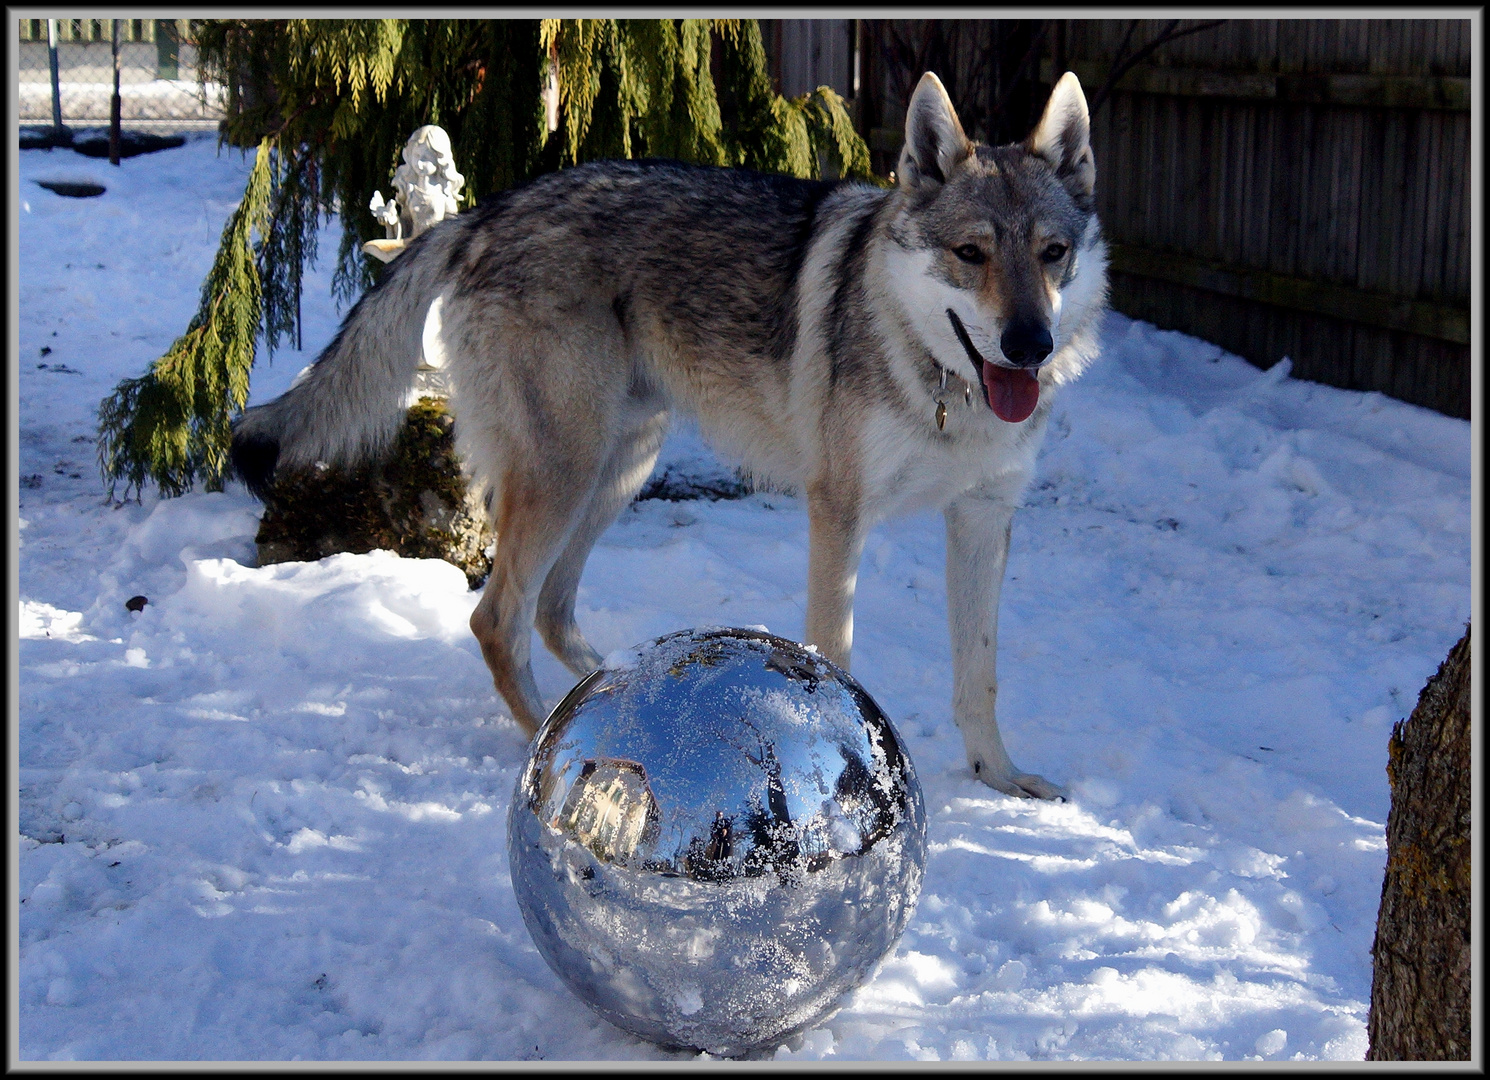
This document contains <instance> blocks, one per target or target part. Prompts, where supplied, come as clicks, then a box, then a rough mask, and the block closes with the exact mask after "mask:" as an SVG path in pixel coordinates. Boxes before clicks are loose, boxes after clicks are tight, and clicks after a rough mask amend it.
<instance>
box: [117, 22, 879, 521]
mask: <svg viewBox="0 0 1490 1080" xmlns="http://www.w3.org/2000/svg"><path fill="white" fill-rule="evenodd" d="M195 32H196V38H197V42H198V48H199V55H200V57H201V64H200V71H201V77H202V78H203V79H204V80H205V81H211V82H216V83H220V84H222V85H223V86H225V87H226V88H227V93H228V101H227V119H225V120H224V121H223V124H222V130H221V138H222V141H224V142H226V143H228V144H230V145H234V146H240V147H244V148H251V147H257V148H258V149H257V157H256V159H255V164H254V167H253V170H252V172H251V174H250V177H249V182H248V186H247V189H246V190H245V192H244V197H243V201H242V203H241V204H240V205H239V207H238V209H237V210H236V211H235V212H234V214H233V216H232V218H231V219H230V221H229V222H228V227H227V228H226V229H225V230H224V232H223V239H222V243H221V245H220V247H219V250H218V253H217V258H216V260H215V262H214V263H213V266H212V270H211V271H210V272H209V274H208V277H207V281H206V283H205V284H204V285H203V290H202V301H201V306H200V308H199V310H198V311H197V314H196V315H195V316H194V317H193V319H192V321H191V323H190V324H189V325H188V327H187V331H186V333H185V334H184V335H183V336H182V337H180V338H178V339H177V340H176V342H175V343H174V344H173V345H172V346H171V348H170V350H169V351H168V352H167V353H166V354H165V355H164V356H162V357H161V358H160V359H158V360H156V361H155V362H154V363H153V364H152V365H151V367H150V370H149V371H148V372H147V373H146V374H145V375H143V376H142V377H140V378H138V379H127V380H125V381H124V382H122V383H120V385H119V386H118V388H117V389H116V390H115V391H114V393H113V394H112V395H110V397H108V398H107V399H105V400H104V402H103V403H102V405H101V406H100V409H99V434H100V438H99V463H100V466H101V468H102V471H103V474H104V477H105V479H106V480H107V481H108V483H109V485H110V494H111V495H112V494H113V492H114V489H115V485H116V484H118V483H120V482H122V483H123V485H124V495H125V497H128V496H129V494H130V492H131V491H134V492H135V493H136V494H137V495H138V494H140V493H142V492H143V490H144V486H145V484H146V483H147V482H152V483H154V484H155V485H156V486H157V487H158V488H159V489H160V491H161V493H162V494H164V495H168V496H170V495H179V494H182V493H183V492H185V491H188V490H190V489H191V488H192V487H193V486H194V485H195V484H196V483H197V482H201V483H202V484H203V485H204V486H205V487H206V488H207V489H208V490H209V491H215V490H221V488H222V486H223V483H224V481H225V479H226V478H227V475H228V469H229V466H228V459H227V450H228V444H229V440H230V437H231V431H230V427H229V425H230V422H231V417H232V416H233V415H234V414H236V413H237V412H238V411H240V410H241V409H242V408H243V406H244V403H245V402H246V401H247V398H248V385H249V372H250V369H251V368H252V366H253V362H254V357H255V348H256V342H257V339H258V337H259V336H260V335H261V334H262V336H263V339H264V344H265V345H266V346H267V348H268V349H269V350H270V351H271V353H272V351H273V350H274V349H275V348H276V347H277V346H278V345H279V343H280V342H281V341H284V340H295V341H296V343H297V345H298V343H299V334H300V299H301V285H302V277H303V273H304V270H305V268H306V267H307V266H313V265H314V264H315V260H316V256H317V250H316V237H317V232H318V229H319V227H320V224H321V221H322V219H323V218H329V217H330V216H332V215H339V216H340V218H341V224H342V227H343V233H342V243H341V248H340V250H339V251H338V253H337V263H336V273H335V275H334V277H333V293H334V295H335V296H336V297H337V298H338V299H339V300H343V301H347V300H351V299H353V298H354V297H355V296H356V295H357V294H359V293H360V292H361V291H362V290H363V289H365V288H366V287H367V286H368V285H370V284H372V283H373V281H374V280H376V276H377V275H378V273H380V272H381V270H382V264H381V263H379V262H377V261H376V260H373V259H370V258H367V257H366V256H364V255H363V254H362V252H361V246H362V243H363V241H365V240H370V239H373V238H374V237H375V236H378V235H380V228H379V226H378V225H377V224H376V222H375V221H374V220H373V217H372V215H371V214H370V213H369V212H368V211H367V204H368V201H369V200H370V199H371V197H372V193H373V192H374V191H375V190H377V189H379V188H386V187H387V186H388V184H389V182H390V179H391V177H392V175H393V170H394V169H395V168H396V167H397V165H398V163H399V155H400V152H401V151H402V150H403V147H404V143H405V141H406V140H407V139H408V137H409V134H410V133H411V132H412V131H413V130H414V129H415V128H417V127H420V126H422V125H424V124H438V125H440V126H441V127H443V128H444V129H445V130H446V131H447V132H448V133H449V135H450V138H451V143H452V146H453V149H454V153H455V159H456V161H457V163H458V164H459V167H460V169H461V171H462V173H463V174H464V175H465V177H466V186H465V193H464V199H465V205H466V206H471V205H474V204H475V203H476V202H477V201H479V200H480V199H482V198H484V197H485V196H488V195H491V194H493V193H495V192H498V191H501V190H504V189H506V188H509V187H512V186H514V185H516V184H520V183H524V182H526V181H528V180H531V179H532V178H533V177H535V176H538V175H540V174H541V173H544V172H551V171H553V170H555V169H561V168H565V167H568V166H572V165H577V164H581V163H583V162H586V161H595V160H599V159H603V158H638V157H668V158H676V159H679V160H682V161H689V162H695V163H699V164H708V165H731V166H744V167H747V168H752V169H758V170H761V171H766V172H778V173H785V174H788V175H791V176H798V177H809V178H816V177H819V176H821V175H823V174H824V173H827V174H836V175H840V176H848V177H856V178H862V179H873V177H872V176H871V173H870V165H869V152H868V148H867V146H866V145H865V144H864V141H863V140H862V139H861V138H860V137H859V135H858V134H857V132H856V131H855V130H854V126H853V122H852V120H851V119H850V117H849V114H848V111H847V109H846V107H845V103H844V101H843V99H842V98H840V97H839V96H838V94H836V93H835V92H834V91H833V90H832V89H831V88H830V87H826V86H823V87H819V88H818V89H817V90H815V91H813V92H812V93H810V94H806V95H804V96H802V97H800V98H795V99H791V100H788V99H784V98H782V97H781V96H779V95H777V94H776V93H775V92H774V91H773V90H772V88H771V80H770V75H769V73H768V71H767V65H766V55H765V50H764V47H763V45H762V41H761V34H760V28H759V26H758V24H757V23H756V22H755V21H754V20H751V19H660V20H658V19H543V20H521V19H492V20H487V19H428V20H419V19H211V20H203V21H201V22H198V23H196V24H195ZM716 61H717V63H718V65H719V67H718V71H717V72H716V71H715V70H714V69H713V67H712V65H713V64H714V63H715V62H716ZM554 82H556V83H557V88H558V102H557V104H558V109H557V113H558V116H557V126H556V127H555V128H554V129H553V130H550V127H549V119H548V116H547V109H546V106H545V100H544V90H545V87H546V86H549V85H552V83H554ZM716 86H717V90H716Z"/></svg>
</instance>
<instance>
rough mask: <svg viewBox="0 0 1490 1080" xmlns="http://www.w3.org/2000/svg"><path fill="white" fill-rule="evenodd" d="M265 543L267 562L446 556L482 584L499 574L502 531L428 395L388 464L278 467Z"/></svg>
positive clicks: (450, 424) (443, 412)
mask: <svg viewBox="0 0 1490 1080" xmlns="http://www.w3.org/2000/svg"><path fill="white" fill-rule="evenodd" d="M256 539H257V543H258V548H259V565H261V566H267V565H269V564H270V563H278V562H292V561H310V560H315V559H322V558H325V557H326V556H327V555H334V554H336V553H337V552H342V551H347V552H353V553H361V552H365V551H375V550H378V549H384V550H387V551H392V552H396V553H397V554H399V555H403V556H405V557H408V558H414V559H444V560H445V561H446V562H449V563H453V564H454V565H455V566H458V567H459V568H460V569H461V570H462V571H463V572H464V573H465V575H466V580H467V581H468V582H470V584H471V588H473V589H474V588H477V587H479V586H480V585H481V584H482V583H483V582H484V581H485V580H486V577H487V575H488V574H489V573H490V572H491V551H492V550H493V545H494V543H495V541H496V534H495V533H494V532H492V531H491V527H490V526H489V525H488V523H487V517H486V513H485V511H484V510H483V508H482V506H481V504H480V501H479V500H478V499H477V498H476V497H475V496H474V495H473V493H472V492H471V491H470V490H469V489H468V486H467V484H466V478H465V475H464V474H463V473H462V471H461V467H460V461H459V459H458V458H457V456H456V453H455V440H454V420H453V418H452V417H451V415H450V413H449V412H448V410H447V409H446V407H445V403H444V402H443V401H442V400H440V399H438V398H433V397H425V398H421V399H420V400H419V401H418V402H417V403H416V404H415V405H414V406H413V407H412V408H410V409H409V413H408V417H407V419H406V420H405V422H404V426H403V429H402V430H401V431H400V432H399V435H398V440H397V442H396V443H395V444H394V448H393V452H392V453H391V454H390V455H389V456H388V457H387V459H386V460H384V461H382V462H381V463H379V464H377V465H363V466H360V467H358V468H356V469H336V468H330V467H328V466H325V465H319V464H318V465H317V466H315V467H314V468H312V469H308V470H304V471H296V472H288V471H285V470H281V471H280V472H279V473H277V474H276V476H275V479H274V487H273V488H272V489H271V490H270V492H269V494H268V495H267V496H266V497H265V499H264V517H263V520H262V521H261V522H260V523H259V533H258V536H257V538H256Z"/></svg>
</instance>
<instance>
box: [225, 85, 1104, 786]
mask: <svg viewBox="0 0 1490 1080" xmlns="http://www.w3.org/2000/svg"><path fill="white" fill-rule="evenodd" d="M898 172H899V180H898V184H897V186H896V187H895V188H894V189H891V190H884V189H880V188H876V187H873V186H870V185H867V184H860V183H832V182H811V181H801V180H793V179H788V178H784V177H778V176H765V175H760V174H755V173H750V172H746V171H743V170H729V169H710V168H700V167H692V166H687V165H681V164H677V163H670V162H627V161H609V162H598V163H595V164H591V165H586V166H582V167H579V168H573V169H567V170H564V171H561V172H558V173H554V174H550V175H546V176H543V177H541V178H540V179H538V180H535V181H534V182H533V183H531V184H528V185H527V186H525V187H523V188H519V189H516V190H513V191H509V192H506V193H504V194H503V195H501V196H499V197H497V198H495V199H494V200H492V201H490V202H489V203H487V204H484V205H483V206H481V207H479V208H477V209H475V210H472V211H468V212H466V213H464V214H461V215H460V216H459V217H457V218H455V219H453V220H451V221H447V222H445V223H442V224H440V225H438V226H436V227H435V228H433V229H432V230H430V231H429V232H428V233H426V234H424V235H423V236H421V237H420V238H419V239H418V240H416V241H415V242H414V243H413V244H411V245H410V247H409V248H408V249H407V250H406V251H405V252H404V253H403V254H401V255H400V256H399V257H398V258H397V259H396V260H395V261H394V262H393V263H392V264H391V266H390V267H389V270H388V272H387V274H386V275H385V278H384V280H383V281H382V282H381V283H380V284H379V285H378V286H377V287H376V288H375V289H373V290H371V291H369V293H368V294H367V295H366V296H364V297H363V299H362V300H361V301H360V302H359V303H358V304H357V306H356V307H355V308H354V309H353V310H352V312H351V313H350V314H349V315H348V317H347V319H346V322H345V323H344V325H343V326H342V329H341V332H340V333H339V334H338V335H337V337H336V339H335V340H334V341H333V342H332V343H331V345H330V346H329V347H328V348H327V349H326V350H325V352H323V353H322V354H321V357H320V359H319V360H317V362H316V363H315V365H314V366H313V367H311V368H310V369H309V370H308V371H307V372H306V373H305V375H304V376H303V377H302V378H301V379H300V380H299V381H298V382H297V383H296V385H294V386H293V387H292V388H291V389H290V390H289V391H288V392H287V393H286V394H284V395H283V396H282V397H280V398H279V399H278V400H276V401H274V402H271V403H270V404H268V405H264V406H261V407H258V408H255V409H250V410H249V411H248V412H247V413H245V414H244V416H243V417H242V418H241V419H240V421H239V423H238V425H237V428H236V431H235V435H234V461H235V465H236V466H237V468H238V470H239V472H240V475H242V476H244V477H245V479H247V480H248V481H249V482H250V486H251V487H254V488H255V489H256V490H259V491H262V490H263V487H264V485H265V484H267V483H268V481H269V478H270V476H271V475H272V472H273V469H274V466H275V464H276V461H277V462H278V463H279V464H284V465H289V466H305V465H308V464H310V463H312V462H315V461H327V462H342V463H345V462H351V461H355V460H358V459H365V458H367V457H370V456H375V455H377V454H379V453H380V452H382V451H383V450H384V449H385V448H386V447H387V446H388V444H389V442H390V440H391V439H392V437H393V435H394V434H395V432H396V430H397V427H398V423H399V420H400V417H401V416H402V413H403V409H404V407H405V404H406V400H407V395H408V392H409V390H410V387H411V385H412V383H413V380H414V375H415V368H416V365H417V363H418V358H419V355H420V345H421V340H426V339H427V334H426V319H427V317H428V315H429V312H430V311H431V308H432V307H434V308H435V309H436V310H438V311H439V313H440V314H439V322H438V328H437V330H436V332H435V333H434V336H433V344H434V347H436V348H437V349H438V350H439V351H440V352H442V353H443V354H444V357H445V358H446V364H447V369H448V371H449V374H450V379H451V384H452V396H451V406H452V409H453V411H454V413H455V415H456V419H457V423H456V430H457V433H458V439H459V447H460V450H461V452H462V454H463V456H464V459H465V461H466V464H467V467H468V468H469V470H470V472H471V475H472V479H473V482H474V483H477V484H480V485H482V486H483V487H484V489H485V491H486V493H487V505H488V507H489V509H490V512H491V515H492V520H493V525H494V526H495V528H496V530H497V533H498V537H499V540H498V546H497V553H496V558H495V563H494V565H493V569H492V574H491V577H490V579H489V581H488V582H487V585H486V589H485V592H484V594H483V595H482V598H481V601H480V603H479V604H478V606H477V608H476V611H475V613H474V614H473V615H472V618H471V627H472V630H473V631H474V632H475V634H476V637H477V639H478V640H479V641H480V643H481V648H482V652H483V655H484V656H485V658H486V661H487V664H488V666H489V667H490V668H491V671H492V676H493V679H494V681H495V684H496V688H497V690H498V691H500V693H501V694H502V696H503V697H504V698H505V699H506V701H507V704H508V706H509V707H510V709H511V710H512V715H513V717H514V719H516V720H517V721H518V722H519V723H520V724H521V725H522V726H523V727H524V728H525V729H527V730H529V731H532V730H535V729H536V727H537V725H538V724H539V723H540V721H541V720H542V717H543V714H544V707H543V702H542V700H541V698H540V696H539V694H538V691H537V688H536V686H535V684H534V681H533V675H532V669H531V666H530V663H529V658H530V648H531V632H532V630H533V629H534V627H535V626H536V628H537V629H538V630H539V632H540V634H541V635H542V637H543V639H544V641H545V643H546V644H547V645H548V647H549V648H550V649H551V650H552V651H553V652H554V653H555V654H556V655H557V656H558V657H559V658H560V659H561V660H563V662H564V663H565V664H566V665H567V666H568V667H569V668H570V670H572V671H573V672H574V673H575V674H576V675H582V674H584V673H586V672H588V671H589V670H591V669H593V668H594V667H595V666H596V665H598V664H599V663H600V657H599V655H598V654H597V653H596V652H595V650H594V649H593V648H591V647H590V645H589V644H588V643H587V642H586V641H585V639H584V637H583V635H582V634H581V633H580V631H579V629H578V627H577V626H576V625H575V621H574V600H575V593H576V590H577V588H578V585H579V579H580V574H581V571H582V570H583V568H584V564H585V560H586V558H587V557H588V555H589V552H590V549H591V547H592V546H593V544H594V543H595V541H596V539H597V538H598V537H599V536H600V534H601V532H603V531H604V529H605V528H606V527H607V526H608V525H609V524H610V523H611V521H612V520H614V518H615V516H616V514H617V513H619V512H620V510H621V509H622V508H623V507H625V506H626V504H627V503H628V502H629V501H630V499H631V498H632V496H633V495H634V494H635V493H636V491H637V490H638V488H640V486H641V485H642V483H643V482H644V481H645V480H646V478H647V475H648V474H649V472H650V471H651V468H652V465H653V462H654V461H655V460H656V457H657V452H658V449H659V447H660V446H661V443H662V438H663V435H664V433H665V431H666V428H667V424H668V420H669V416H670V414H671V413H672V412H674V411H678V412H683V413H687V414H689V415H691V416H693V417H694V418H696V420H697V422H698V424H699V426H700V428H701V430H702V431H703V433H704V434H705V436H706V437H708V438H709V439H710V440H711V441H712V442H713V444H714V445H715V446H716V448H718V449H719V450H720V451H721V453H723V454H724V455H725V456H727V457H729V458H731V459H733V460H734V461H736V462H738V463H739V464H741V465H743V466H745V467H746V468H748V469H749V470H750V471H751V472H752V473H753V474H755V475H757V476H763V477H768V478H770V479H771V480H773V481H775V482H776V483H779V484H782V485H785V486H789V487H792V488H795V489H796V490H798V491H801V492H803V493H805V495H806V500H807V511H808V519H809V538H810V554H809V560H808V561H809V566H808V611H807V625H806V628H805V634H804V640H805V641H806V642H808V643H809V644H813V645H816V646H817V647H818V648H819V650H820V651H822V652H823V653H824V654H825V655H827V656H828V657H829V658H831V659H833V660H835V661H837V662H838V663H839V664H842V665H843V666H845V667H847V666H848V663H849V653H850V646H851V643H852V638H853V594H854V584H855V579H856V576H857V568H858V563H859V557H860V554H861V552H862V550H863V544H864V540H865V536H866V533H867V532H868V530H869V529H870V528H871V527H872V526H873V525H874V523H875V522H876V521H879V520H881V519H883V518H884V517H886V516H887V515H890V514H895V513H900V512H903V511H906V510H911V509H916V508H923V507H935V508H939V509H941V510H943V512H944V516H945V519H946V524H947V590H948V604H947V607H948V618H949V623H950V628H951V638H952V664H953V685H954V690H953V704H952V712H953V716H954V718H955V719H956V721H957V723H958V725H959V726H960V728H961V730H962V732H963V737H964V741H965V744H966V749H967V757H968V762H969V764H970V765H971V767H972V769H973V771H974V772H975V773H976V774H977V775H978V777H979V778H981V779H982V780H983V781H985V782H986V783H988V784H989V785H991V786H992V787H994V788H997V789H998V790H1000V791H1004V792H1008V793H1010V794H1015V795H1034V796H1040V797H1047V798H1049V797H1054V796H1057V795H1059V794H1060V793H1061V792H1060V788H1059V787H1057V786H1056V785H1055V784H1053V783H1051V782H1049V781H1047V780H1045V779H1043V778H1041V777H1039V776H1035V775H1032V774H1028V773H1022V772H1020V771H1019V770H1018V769H1016V768H1015V767H1014V764H1013V763H1012V762H1011V761H1010V760H1009V755H1008V754H1007V753H1006V752H1005V749H1004V744H1003V740H1002V738H1001V737H1000V735H999V731H998V725H997V723H996V722H995V719H994V704H995V698H996V695H997V680H996V677H995V664H994V660H995V654H996V650H997V628H998V600H999V591H1000V586H1001V582H1002V579H1003V573H1004V564H1005V561H1006V559H1007V557H1008V548H1009V529H1010V521H1011V518H1012V515H1013V513H1014V510H1015V508H1016V506H1017V505H1018V504H1019V502H1020V500H1021V498H1022V495H1023V491H1024V489H1025V487H1026V485H1027V483H1028V481H1029V479H1030V476H1031V473H1032V471H1033V468H1034V464H1035V455H1036V452H1037V450H1038V447H1039V444H1040V439H1041V436H1042V435H1043V432H1044V429H1045V426H1046V422H1047V419H1048V417H1049V412H1050V404H1051V399H1052V398H1053V396H1054V394H1055V392H1056V390H1057V388H1058V387H1060V386H1062V385H1064V384H1065V383H1068V382H1070V381H1071V380H1072V379H1074V378H1075V377H1076V376H1077V375H1078V374H1079V373H1080V371H1081V370H1082V368H1083V367H1084V366H1085V365H1086V363H1087V362H1088V361H1089V360H1090V358H1091V357H1092V356H1093V354H1094V353H1095V351H1096V348H1097V343H1096V331H1097V327H1098V324H1099V323H1100V321H1101V313H1102V311H1103V308H1104V303H1105V296H1106V260H1105V251H1104V248H1103V245H1102V240H1101V237H1100V233H1099V230H1098V226H1097V221H1096V217H1095V214H1094V213H1093V188H1094V183H1095V166H1094V163H1093V159H1092V153H1091V147H1090V145H1089V135H1088V119H1087V108H1086V101H1085V99H1084V98H1083V96H1082V93H1081V88H1080V85H1079V84H1078V83H1077V81H1076V77H1075V76H1074V75H1070V74H1067V75H1065V76H1064V77H1063V78H1062V79H1061V80H1060V81H1059V82H1058V83H1057V85H1056V86H1055V88H1054V90H1053V91H1052V94H1051V98H1050V102H1049V103H1048V104H1047V106H1046V109H1045V113H1044V116H1043V117H1042V119H1041V121H1040V123H1039V124H1038V125H1037V127H1036V129H1035V131H1034V132H1033V133H1032V134H1031V135H1030V137H1029V138H1028V139H1027V140H1025V142H1023V143H1020V144H1014V145H1010V146H1002V147H994V148H990V147H987V146H981V145H975V144H973V143H971V142H970V141H969V140H968V139H967V138H966V137H965V136H964V134H963V131H962V127H961V125H960V123H959V122H958V119H957V116H956V114H955V112H954V111H953V109H952V105H951V102H950V101H949V100H948V98H947V95H946V92H945V91H944V90H943V88H942V85H941V83H940V82H939V81H938V80H937V78H936V76H934V75H931V74H929V73H928V74H927V75H925V76H924V77H923V78H922V80H921V82H920V84H919V85H918V86H917V88H916V92H915V94H914V96H913V98H912V100H911V103H910V107H909V109H908V110H907V121H906V143H905V150H904V152H903V154H902V156H901V159H900V164H899V169H898ZM437 300H438V301H439V303H438V304H436V301H437ZM435 326H436V324H435V323H434V322H431V328H434V327H435ZM872 681H873V680H872V679H871V680H870V682H871V684H872Z"/></svg>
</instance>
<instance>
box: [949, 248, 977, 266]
mask: <svg viewBox="0 0 1490 1080" xmlns="http://www.w3.org/2000/svg"><path fill="white" fill-rule="evenodd" d="M952 254H953V255H956V256H957V257H958V258H959V259H961V260H962V261H963V262H965V263H973V264H975V265H976V264H977V263H980V262H982V261H983V252H982V251H981V250H980V249H979V248H978V246H977V245H976V244H963V245H961V246H960V247H955V248H953V249H952Z"/></svg>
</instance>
